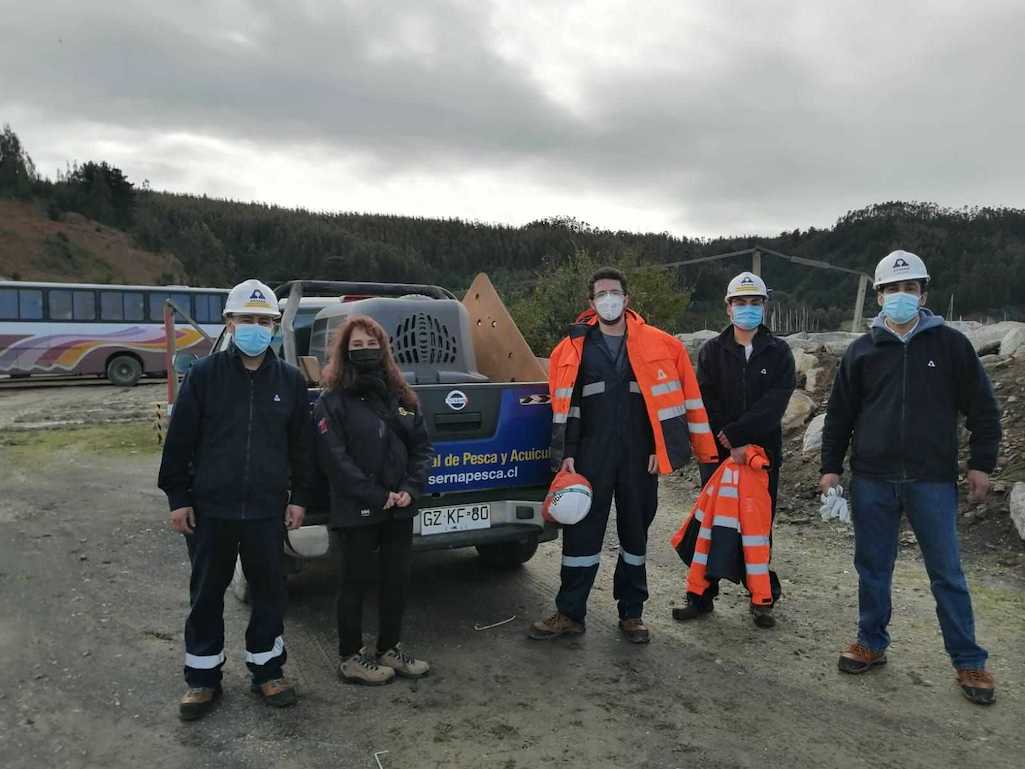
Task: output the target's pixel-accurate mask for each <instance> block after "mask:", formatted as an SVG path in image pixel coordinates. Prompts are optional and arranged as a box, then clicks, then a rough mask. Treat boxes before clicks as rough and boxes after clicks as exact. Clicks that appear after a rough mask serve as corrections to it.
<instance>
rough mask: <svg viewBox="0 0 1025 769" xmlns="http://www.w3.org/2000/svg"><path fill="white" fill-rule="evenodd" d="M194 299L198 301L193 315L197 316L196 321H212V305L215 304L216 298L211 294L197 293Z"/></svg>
mask: <svg viewBox="0 0 1025 769" xmlns="http://www.w3.org/2000/svg"><path fill="white" fill-rule="evenodd" d="M193 299H194V300H195V302H196V314H195V315H193V316H192V317H193V318H195V320H196V323H210V322H211V321H212V320H213V317H212V316H213V308H212V306H211V305H213V304H214V301H213V299H214V298H213V297H212V296H210V295H209V294H196V295H195V296H194V297H193Z"/></svg>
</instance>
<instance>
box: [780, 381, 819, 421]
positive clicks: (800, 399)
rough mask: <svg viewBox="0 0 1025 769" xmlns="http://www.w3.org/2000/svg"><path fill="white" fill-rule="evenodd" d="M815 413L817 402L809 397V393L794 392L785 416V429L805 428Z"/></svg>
mask: <svg viewBox="0 0 1025 769" xmlns="http://www.w3.org/2000/svg"><path fill="white" fill-rule="evenodd" d="M813 411H815V401H813V400H812V399H811V397H809V395H808V393H806V392H803V391H801V390H794V394H793V395H791V396H790V403H788V404H787V410H786V412H785V413H784V414H783V429H784V430H795V429H797V428H798V427H803V426H804V423H805V422H807V421H808V417H810V416H811V415H812V412H813Z"/></svg>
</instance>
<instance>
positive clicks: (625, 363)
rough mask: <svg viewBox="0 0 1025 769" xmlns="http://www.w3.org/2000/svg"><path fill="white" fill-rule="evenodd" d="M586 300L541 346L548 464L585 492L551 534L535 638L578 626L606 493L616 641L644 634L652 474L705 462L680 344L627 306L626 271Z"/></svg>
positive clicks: (697, 398) (704, 427) (603, 274)
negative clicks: (614, 556) (549, 576)
mask: <svg viewBox="0 0 1025 769" xmlns="http://www.w3.org/2000/svg"><path fill="white" fill-rule="evenodd" d="M590 299H591V302H590V310H589V311H587V312H585V313H584V314H583V315H581V317H580V318H579V321H578V323H576V324H575V325H574V326H572V327H571V329H570V333H569V336H567V337H566V338H565V339H563V340H562V341H561V342H560V343H559V344H558V345H557V346H556V348H555V350H553V351H552V355H551V360H550V364H549V390H550V392H551V396H552V412H553V414H552V422H553V425H552V445H551V455H552V465H553V469H555V470H558V469H563V470H568V471H570V472H578V473H581V474H582V475H584V476H585V477H586V478H587V479H588V480H589V481H590V483H591V486H592V493H593V498H592V502H591V509H590V512H589V513H588V515H587V517H585V518H584V519H583V520H582V521H580V522H579V523H576V524H574V525H572V526H567V527H566V528H564V529H563V535H562V573H561V582H562V584H561V587H560V589H559V594H558V596H557V598H556V601H555V603H556V608H557V611H556V613H555V614H554V615H552V616H551V617H549V618H547V619H544V620H541V621H538V622H535V623H534V624H533V625H532V626H531V627H530V630H529V633H528V635H529V636H530V637H531V638H533V639H536V640H541V639H550V638H558V637H560V636H567V635H579V634H581V633H583V632H584V629H585V628H584V617H585V614H586V612H587V598H588V595H589V594H590V592H591V587H592V585H593V584H594V578H595V576H596V575H597V573H598V564H599V562H600V560H601V550H602V542H603V540H604V538H605V529H606V526H607V524H608V518H609V511H610V508H611V506H612V501H613V499H615V502H616V527H617V530H618V534H619V545H620V549H619V560H618V562H617V564H616V572H615V576H614V587H615V590H614V595H615V598H616V600H617V602H618V604H619V619H620V622H619V626H620V629H621V630H622V632H623V634H624V636H626V638H627V640H629V641H631V642H633V643H647V642H648V641H649V640H650V633H649V631H648V629H647V627H645V625H644V622H643V620H642V619H641V614H642V610H643V608H644V602H645V601H646V600H647V598H648V587H647V571H646V569H645V558H646V551H647V540H648V527H649V526H650V525H651V522H652V520H653V519H654V517H655V511H656V509H657V507H658V473H659V472H662V473H670V472H672V471H673V470H676V469H677V468H679V467H682V466H683V465H684V464H685V463H686V462H687V460H689V459H690V457H691V453H692V451H693V454H694V455H695V456H696V457H697V459H698V461H699V462H703V463H708V462H713V461H715V458H716V447H715V440H714V439H713V437H712V432H711V429H710V427H709V424H708V416H707V414H706V413H705V407H704V404H703V403H702V401H701V392H700V390H699V389H698V382H697V377H696V376H695V375H694V369H693V368H692V366H691V362H690V358H689V357H688V355H687V350H686V348H685V347H684V346H683V343H682V342H680V340H678V339H676V338H675V337H673V336H671V335H669V334H667V333H665V332H664V331H660V330H659V329H656V328H654V327H653V326H649V325H647V324H646V323H645V322H644V319H643V318H641V316H640V315H638V314H637V313H636V312H634V311H633V310H630V309H628V308H627V306H628V304H629V295H628V293H627V286H626V278H625V276H624V275H623V274H622V273H621V272H620V271H619V270H615V269H612V268H608V267H606V268H603V269H601V270H598V271H597V272H596V273H595V274H594V275H593V276H592V278H591V282H590Z"/></svg>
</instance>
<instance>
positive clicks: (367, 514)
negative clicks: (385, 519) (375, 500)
mask: <svg viewBox="0 0 1025 769" xmlns="http://www.w3.org/2000/svg"><path fill="white" fill-rule="evenodd" d="M359 514H360V515H362V516H363V517H364V518H369V517H370V508H369V507H364V508H363V509H362V510H360V511H359Z"/></svg>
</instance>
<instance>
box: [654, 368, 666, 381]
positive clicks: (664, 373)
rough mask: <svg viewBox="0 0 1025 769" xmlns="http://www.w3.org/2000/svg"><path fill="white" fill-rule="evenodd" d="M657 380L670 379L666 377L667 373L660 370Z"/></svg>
mask: <svg viewBox="0 0 1025 769" xmlns="http://www.w3.org/2000/svg"><path fill="white" fill-rule="evenodd" d="M655 378H656V379H668V378H669V377H667V376H666V372H665V371H663V370H662V369H659V370H658V374H657V375H656V377H655Z"/></svg>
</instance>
